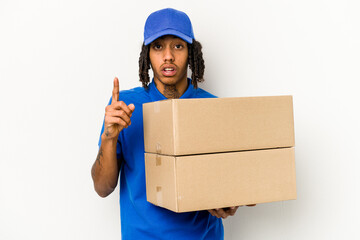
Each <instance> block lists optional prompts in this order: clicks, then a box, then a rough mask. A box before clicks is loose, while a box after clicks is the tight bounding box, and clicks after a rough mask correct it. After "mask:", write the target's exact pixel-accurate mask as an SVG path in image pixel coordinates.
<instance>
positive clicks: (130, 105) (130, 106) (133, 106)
mask: <svg viewBox="0 0 360 240" xmlns="http://www.w3.org/2000/svg"><path fill="white" fill-rule="evenodd" d="M128 107H129V108H130V110H131V111H132V112H133V111H134V110H135V105H134V104H132V103H131V104H129V106H128Z"/></svg>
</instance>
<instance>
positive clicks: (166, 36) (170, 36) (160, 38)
mask: <svg viewBox="0 0 360 240" xmlns="http://www.w3.org/2000/svg"><path fill="white" fill-rule="evenodd" d="M168 40H176V41H178V40H179V41H182V42H185V41H184V40H182V39H181V38H179V37H177V36H174V35H164V36H161V37H159V38H157V39H155V40H154V41H153V42H152V43H154V42H158V41H168Z"/></svg>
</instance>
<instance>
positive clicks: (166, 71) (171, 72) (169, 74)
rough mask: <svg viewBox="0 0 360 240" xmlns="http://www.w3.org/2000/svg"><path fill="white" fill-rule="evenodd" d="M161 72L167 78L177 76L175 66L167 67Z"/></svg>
mask: <svg viewBox="0 0 360 240" xmlns="http://www.w3.org/2000/svg"><path fill="white" fill-rule="evenodd" d="M161 72H162V74H163V75H164V76H166V77H172V76H174V75H175V74H176V68H175V67H173V66H165V67H163V68H162V70H161Z"/></svg>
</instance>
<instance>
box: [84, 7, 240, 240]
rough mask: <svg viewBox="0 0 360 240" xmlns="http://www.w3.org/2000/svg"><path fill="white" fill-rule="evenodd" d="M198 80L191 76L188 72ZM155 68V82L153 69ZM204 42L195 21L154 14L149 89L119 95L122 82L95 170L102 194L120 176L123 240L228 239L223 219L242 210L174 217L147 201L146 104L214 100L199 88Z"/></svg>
mask: <svg viewBox="0 0 360 240" xmlns="http://www.w3.org/2000/svg"><path fill="white" fill-rule="evenodd" d="M188 66H189V68H190V69H191V71H192V78H191V79H188V78H187V69H188ZM150 67H151V68H152V70H153V73H154V78H153V81H152V82H150V79H149V75H148V70H149V69H150ZM204 68H205V66H204V60H203V58H202V52H201V44H200V43H199V42H197V41H196V40H195V38H194V34H193V29H192V25H191V22H190V19H189V17H188V16H187V15H186V14H185V13H183V12H180V11H177V10H174V9H169V8H167V9H163V10H160V11H157V12H154V13H152V14H151V15H150V16H149V17H148V19H147V21H146V23H145V31H144V44H143V46H142V51H141V54H140V58H139V76H140V81H141V82H142V85H143V87H137V88H134V89H131V90H127V91H121V92H120V93H119V82H118V79H117V78H115V79H114V88H113V93H112V98H111V100H110V104H109V105H108V106H107V107H106V111H105V121H104V125H103V127H102V131H101V138H100V141H99V153H98V156H97V158H96V161H95V163H94V165H93V167H92V171H91V173H92V177H93V180H94V186H95V190H96V192H97V193H98V194H99V195H100V196H101V197H106V196H107V195H109V194H110V193H111V192H112V191H113V190H114V189H115V187H116V185H117V181H118V176H119V172H121V174H120V209H121V230H122V238H123V239H136V240H137V239H141V240H145V239H186V240H190V239H196V240H199V239H223V238H224V230H223V225H222V220H221V218H226V217H227V216H229V215H234V214H235V212H236V210H237V207H232V208H227V209H213V210H209V211H199V212H190V213H174V212H171V211H169V210H167V209H164V208H160V207H158V206H155V205H153V204H151V203H149V202H147V201H146V189H145V166H144V136H143V116H142V104H143V103H146V102H153V101H159V100H164V99H167V98H213V97H215V96H214V95H212V94H210V93H208V92H206V91H204V90H202V89H200V88H198V87H197V83H198V82H201V81H203V74H204Z"/></svg>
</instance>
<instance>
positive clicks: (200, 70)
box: [139, 39, 205, 89]
mask: <svg viewBox="0 0 360 240" xmlns="http://www.w3.org/2000/svg"><path fill="white" fill-rule="evenodd" d="M201 48H202V46H201V44H200V42H198V41H196V40H195V39H193V42H192V44H188V51H189V52H188V55H189V57H188V64H189V68H190V70H191V84H192V85H193V86H194V88H197V87H198V85H197V84H198V82H203V81H204V70H205V63H204V59H203V54H202V51H201ZM149 49H150V45H147V46H145V44H143V45H142V48H141V53H140V57H139V77H140V80H139V81H140V82H141V83H142V86H143V87H144V88H145V89H147V88H148V85H149V83H150V77H149V69H150V57H149Z"/></svg>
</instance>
